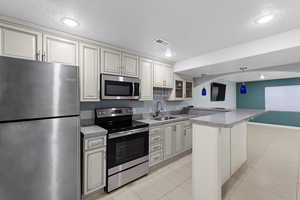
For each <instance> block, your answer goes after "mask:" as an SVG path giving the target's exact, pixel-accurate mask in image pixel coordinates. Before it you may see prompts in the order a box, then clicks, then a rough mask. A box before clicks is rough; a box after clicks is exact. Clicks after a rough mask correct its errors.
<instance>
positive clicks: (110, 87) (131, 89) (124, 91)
mask: <svg viewBox="0 0 300 200" xmlns="http://www.w3.org/2000/svg"><path fill="white" fill-rule="evenodd" d="M101 87H102V88H101V89H102V90H101V98H102V99H138V98H139V79H137V78H129V77H122V76H112V75H106V74H102V76H101Z"/></svg>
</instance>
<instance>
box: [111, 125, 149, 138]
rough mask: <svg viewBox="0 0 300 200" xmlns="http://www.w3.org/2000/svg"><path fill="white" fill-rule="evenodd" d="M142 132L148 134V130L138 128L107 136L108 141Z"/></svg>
mask: <svg viewBox="0 0 300 200" xmlns="http://www.w3.org/2000/svg"><path fill="white" fill-rule="evenodd" d="M143 132H149V128H139V129H135V130H130V131H122V132H118V133H112V134H109V135H108V139H113V138H119V137H124V136H128V135H134V134H137V133H143Z"/></svg>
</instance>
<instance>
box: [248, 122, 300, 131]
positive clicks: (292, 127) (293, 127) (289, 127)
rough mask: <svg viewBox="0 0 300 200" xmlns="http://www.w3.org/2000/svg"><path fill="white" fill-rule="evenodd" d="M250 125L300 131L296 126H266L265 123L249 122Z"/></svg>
mask: <svg viewBox="0 0 300 200" xmlns="http://www.w3.org/2000/svg"><path fill="white" fill-rule="evenodd" d="M248 124H250V125H258V126H268V127H273V128H287V129H293V130H300V127H295V126H285V125H278V124H265V123H258V122H248Z"/></svg>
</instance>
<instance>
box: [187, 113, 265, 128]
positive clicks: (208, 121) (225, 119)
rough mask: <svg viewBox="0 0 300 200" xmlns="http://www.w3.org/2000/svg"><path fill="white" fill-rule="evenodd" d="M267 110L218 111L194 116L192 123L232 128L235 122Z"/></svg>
mask: <svg viewBox="0 0 300 200" xmlns="http://www.w3.org/2000/svg"><path fill="white" fill-rule="evenodd" d="M264 112H266V111H265V110H248V109H237V110H234V111H231V112H222V113H216V114H212V115H207V116H201V117H196V118H192V119H191V121H192V123H196V124H200V125H205V126H212V127H220V128H231V127H233V126H234V125H235V124H237V123H239V122H242V121H245V120H248V119H250V118H252V117H256V116H258V115H260V114H263V113H264Z"/></svg>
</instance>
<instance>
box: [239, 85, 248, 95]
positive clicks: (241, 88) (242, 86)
mask: <svg viewBox="0 0 300 200" xmlns="http://www.w3.org/2000/svg"><path fill="white" fill-rule="evenodd" d="M240 93H241V94H247V87H246V84H245V83H242V85H241V87H240Z"/></svg>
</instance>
